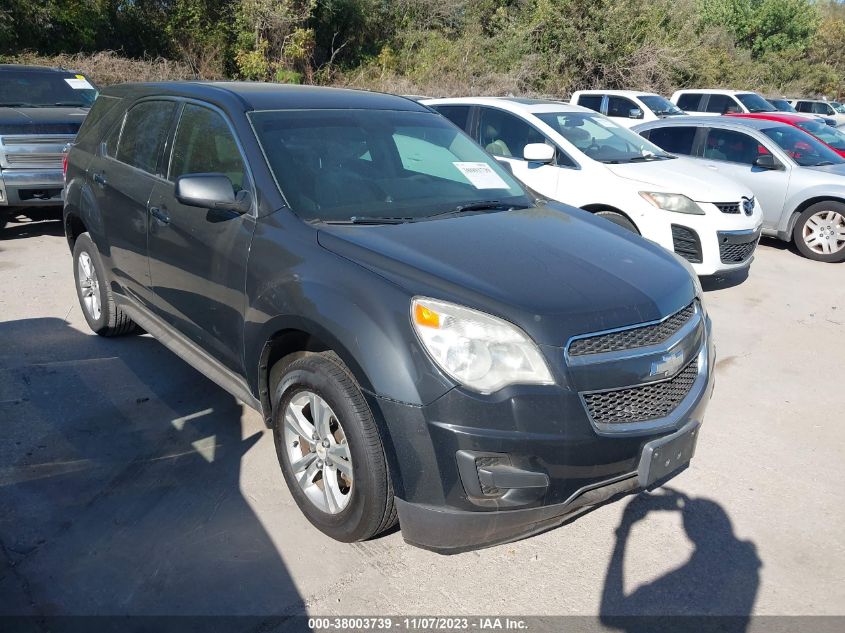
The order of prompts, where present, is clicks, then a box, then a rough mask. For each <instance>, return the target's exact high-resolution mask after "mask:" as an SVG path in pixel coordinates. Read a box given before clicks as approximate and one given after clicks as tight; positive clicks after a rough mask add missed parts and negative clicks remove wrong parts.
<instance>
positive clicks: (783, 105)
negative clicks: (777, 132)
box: [766, 99, 798, 112]
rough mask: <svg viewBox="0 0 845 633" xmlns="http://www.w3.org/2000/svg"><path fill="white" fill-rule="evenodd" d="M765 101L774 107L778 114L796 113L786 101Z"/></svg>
mask: <svg viewBox="0 0 845 633" xmlns="http://www.w3.org/2000/svg"><path fill="white" fill-rule="evenodd" d="M766 101H768V102H769V103H771V104H772V105H773V106H775V108H777V110H778V111H779V112H798V110H796V109H795V108H793V107H792V106H791V105H790V104H789V101H787V100H786V99H766Z"/></svg>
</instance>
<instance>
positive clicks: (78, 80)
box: [65, 75, 94, 90]
mask: <svg viewBox="0 0 845 633" xmlns="http://www.w3.org/2000/svg"><path fill="white" fill-rule="evenodd" d="M65 83H66V84H67V85H68V86H70V87H71V88H73V89H74V90H93V89H94V86H92V85H91V84H90V83H88V80H87V79H85V77H83V76H82V75H77V76H76V77H74V78H67V79H65Z"/></svg>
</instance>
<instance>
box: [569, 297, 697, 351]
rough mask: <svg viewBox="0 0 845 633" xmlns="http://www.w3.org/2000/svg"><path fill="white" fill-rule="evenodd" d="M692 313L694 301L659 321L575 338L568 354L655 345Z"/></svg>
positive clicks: (688, 318) (666, 338)
mask: <svg viewBox="0 0 845 633" xmlns="http://www.w3.org/2000/svg"><path fill="white" fill-rule="evenodd" d="M693 314H695V303H691V304H689V305H688V306H687V307H686V308H684V309H683V310H679V311H678V312H676V313H675V314H673V315H672V316H670V317H669V318H667V319H665V320H663V321H661V322H660V323H654V324H652V325H644V326H641V327H634V328H630V329H628V330H621V331H619V332H610V333H609V334H599V335H597V336H590V337H588V338H579V339H575V340H574V341H572V343H571V344H570V345H569V355H570V356H584V355H586V354H601V353H603V352H618V351H622V350H628V349H634V348H637V347H645V346H646V345H656V344H658V343H662V342H664V341H666V340H668V339H669V338H670V337H671V336H673V335H674V334H675V333H676V332H677V331H678V330H680V329H681V328H682V327H683V326H684V325H685V324H686V322H687V321H689V320H690V319H691V318H692V315H693Z"/></svg>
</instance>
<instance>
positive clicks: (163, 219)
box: [150, 207, 170, 224]
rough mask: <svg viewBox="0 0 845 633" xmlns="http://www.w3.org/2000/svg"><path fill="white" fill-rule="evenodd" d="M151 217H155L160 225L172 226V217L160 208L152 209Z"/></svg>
mask: <svg viewBox="0 0 845 633" xmlns="http://www.w3.org/2000/svg"><path fill="white" fill-rule="evenodd" d="M150 215H151V216H153V217H154V218H155V219H156V220H158V222H159V223H160V224H170V216H169V215H167V211H165V210H164V209H160V208H159V207H150Z"/></svg>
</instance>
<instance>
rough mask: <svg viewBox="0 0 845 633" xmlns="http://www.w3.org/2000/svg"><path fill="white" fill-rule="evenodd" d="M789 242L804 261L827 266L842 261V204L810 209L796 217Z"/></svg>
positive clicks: (844, 232) (844, 246)
mask: <svg viewBox="0 0 845 633" xmlns="http://www.w3.org/2000/svg"><path fill="white" fill-rule="evenodd" d="M792 238H793V239H794V240H795V246H797V247H798V250H799V251H800V252H801V254H802V255H803V256H804V257H808V258H809V259H814V260H816V261H819V262H828V263H833V262H841V261H843V260H845V204H842V203H841V202H834V201H825V202H817V203H816V204H814V205H811V206H810V207H808V208H807V209H805V210H804V212H803V213H802V214H801V215H800V216H799V217H798V221H797V222H796V223H795V229H794V230H793V232H792Z"/></svg>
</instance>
